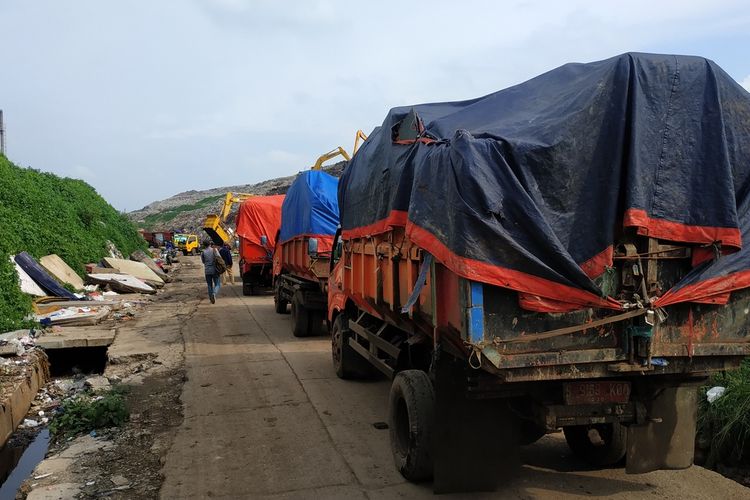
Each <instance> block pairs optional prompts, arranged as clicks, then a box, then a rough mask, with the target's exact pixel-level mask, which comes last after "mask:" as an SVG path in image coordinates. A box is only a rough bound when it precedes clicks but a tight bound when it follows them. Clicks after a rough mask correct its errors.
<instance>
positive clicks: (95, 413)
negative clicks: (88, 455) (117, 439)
mask: <svg viewBox="0 0 750 500" xmlns="http://www.w3.org/2000/svg"><path fill="white" fill-rule="evenodd" d="M124 392H125V391H123V390H121V389H118V388H115V389H112V390H111V391H109V392H107V393H105V394H103V395H100V396H94V395H92V394H79V395H78V396H75V397H73V398H71V399H68V400H67V401H65V402H64V403H63V404H62V406H61V407H60V409H59V410H58V412H59V413H58V415H57V416H55V418H54V419H53V420H52V422H51V423H50V426H49V429H50V432H51V433H52V434H53V435H54V436H59V435H62V436H64V437H71V436H77V435H79V434H86V433H88V432H91V431H92V430H96V429H103V428H107V427H119V426H121V425H122V424H123V423H125V422H126V421H127V419H128V415H129V414H128V409H127V406H126V404H125V398H124V396H123V394H124Z"/></svg>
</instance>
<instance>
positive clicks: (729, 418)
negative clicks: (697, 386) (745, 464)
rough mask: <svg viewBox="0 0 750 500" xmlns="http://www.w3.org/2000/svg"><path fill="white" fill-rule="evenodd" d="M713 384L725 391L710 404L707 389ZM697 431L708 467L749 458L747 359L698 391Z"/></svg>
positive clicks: (749, 380) (749, 381) (749, 374)
mask: <svg viewBox="0 0 750 500" xmlns="http://www.w3.org/2000/svg"><path fill="white" fill-rule="evenodd" d="M713 386H721V387H725V388H726V391H725V392H724V394H723V395H722V396H721V397H719V398H718V399H716V400H714V402H713V403H709V402H708V401H707V400H706V391H707V390H708V389H709V388H711V387H713ZM698 433H699V436H700V437H701V439H702V440H703V441H706V442H707V443H708V456H707V460H706V466H708V467H709V468H713V467H715V466H716V464H718V463H723V464H735V463H739V462H742V461H748V460H750V359H745V360H744V361H743V362H742V365H741V366H740V369H739V370H736V371H731V372H723V373H719V374H716V375H714V376H713V377H711V382H710V384H709V385H708V386H706V387H704V388H703V389H702V390H701V394H700V405H699V408H698Z"/></svg>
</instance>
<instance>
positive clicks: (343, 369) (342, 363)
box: [331, 313, 372, 380]
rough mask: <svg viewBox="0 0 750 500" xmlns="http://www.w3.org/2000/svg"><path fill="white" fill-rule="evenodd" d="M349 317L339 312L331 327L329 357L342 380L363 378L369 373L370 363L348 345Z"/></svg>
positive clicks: (349, 334)
mask: <svg viewBox="0 0 750 500" xmlns="http://www.w3.org/2000/svg"><path fill="white" fill-rule="evenodd" d="M348 324H349V318H348V317H347V316H346V314H344V313H341V314H339V315H338V316H336V319H335V320H334V321H333V327H332V328H331V358H332V359H333V369H334V370H335V371H336V376H337V377H338V378H341V379H344V380H352V379H363V378H367V377H369V375H370V373H371V371H372V370H371V367H370V363H368V362H367V360H366V359H365V358H363V357H362V356H360V355H359V354H358V353H357V351H355V350H354V349H352V346H350V345H349V338H350V336H351V333H350V332H351V330H349V327H348Z"/></svg>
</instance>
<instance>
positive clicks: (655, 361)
mask: <svg viewBox="0 0 750 500" xmlns="http://www.w3.org/2000/svg"><path fill="white" fill-rule="evenodd" d="M651 364H652V365H654V366H668V365H669V361H667V360H666V359H664V358H651Z"/></svg>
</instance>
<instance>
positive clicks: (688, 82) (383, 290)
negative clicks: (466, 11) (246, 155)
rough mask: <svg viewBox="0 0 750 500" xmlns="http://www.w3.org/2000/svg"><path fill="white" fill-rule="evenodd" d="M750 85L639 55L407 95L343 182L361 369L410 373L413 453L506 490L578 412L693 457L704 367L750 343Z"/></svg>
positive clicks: (655, 449)
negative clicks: (485, 89) (534, 450)
mask: <svg viewBox="0 0 750 500" xmlns="http://www.w3.org/2000/svg"><path fill="white" fill-rule="evenodd" d="M748 117H750V94H748V93H747V92H746V91H745V90H744V89H743V88H742V87H741V86H740V85H739V84H737V83H736V82H735V81H733V80H732V79H731V78H730V77H729V76H728V75H727V74H726V73H725V72H724V71H722V70H721V68H719V67H718V66H717V65H716V64H715V63H713V62H711V61H709V60H706V59H703V58H700V57H687V56H672V55H648V54H624V55H622V56H618V57H615V58H612V59H608V60H604V61H599V62H595V63H589V64H570V65H565V66H562V67H560V68H558V69H556V70H553V71H550V72H548V73H545V74H543V75H541V76H539V77H536V78H534V79H532V80H530V81H528V82H526V83H522V84H520V85H517V86H515V87H512V88H510V89H506V90H501V91H499V92H496V93H493V94H490V95H487V96H485V97H482V98H478V99H474V100H470V101H463V102H452V103H437V104H425V105H417V106H410V107H409V106H407V107H401V108H395V109H392V110H391V111H390V112H389V114H388V115H387V117H386V119H385V121H384V123H383V125H382V126H381V127H379V128H377V129H376V130H375V131H374V132H373V133H372V134H371V135H370V137H369V138H368V140H367V141H365V143H364V144H363V145H362V147H361V148H360V151H359V152H358V154H357V156H356V157H355V158H353V159H352V161H351V162H350V163H349V165H348V167H347V169H346V170H345V172H344V174H343V175H342V177H341V179H340V182H339V210H340V217H341V228H340V230H339V231H338V232H337V235H336V237H335V241H334V249H333V255H332V259H331V266H332V267H331V271H330V277H329V297H328V308H329V312H328V320H329V321H330V323H331V341H332V354H333V365H334V368H335V371H336V374H337V375H338V376H339V377H341V378H346V379H356V378H366V377H371V376H374V375H375V374H383V375H385V376H387V377H389V378H391V379H392V386H391V392H390V396H389V404H388V422H389V428H390V441H391V448H392V452H393V457H394V462H395V464H396V466H397V468H398V469H399V470H400V472H401V473H402V474H403V476H404V477H405V478H407V479H408V480H412V481H421V480H428V479H430V478H432V480H433V489H434V490H435V491H436V492H451V491H471V490H492V489H494V488H495V487H496V486H497V485H498V483H499V482H502V481H503V480H504V478H505V477H507V476H512V475H513V473H514V471H515V470H516V468H517V465H518V450H519V447H520V446H522V445H525V444H529V443H532V442H534V441H536V440H537V439H539V438H540V437H542V436H544V435H545V434H546V433H551V432H556V431H558V430H560V429H562V431H563V434H564V437H565V440H566V442H567V444H568V446H569V447H570V449H571V450H572V452H573V453H574V454H575V455H577V456H579V457H581V458H583V459H584V460H587V461H588V462H590V463H591V464H593V465H594V466H600V467H603V466H610V465H613V464H617V463H620V462H621V461H622V460H623V459H624V461H625V467H626V471H627V472H628V473H643V472H648V471H653V470H657V469H682V468H686V467H689V466H690V465H691V464H692V462H693V450H694V443H695V431H696V411H697V398H698V387H699V386H700V385H701V384H704V383H705V382H706V380H707V376H708V375H709V374H710V373H711V372H715V371H720V370H730V369H734V368H736V367H738V366H739V364H740V362H741V360H742V359H743V357H745V356H747V355H748V354H750V336H749V335H748V326H750V321H749V320H748V317H749V316H748V313H747V311H748V310H750V120H749V119H748Z"/></svg>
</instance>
